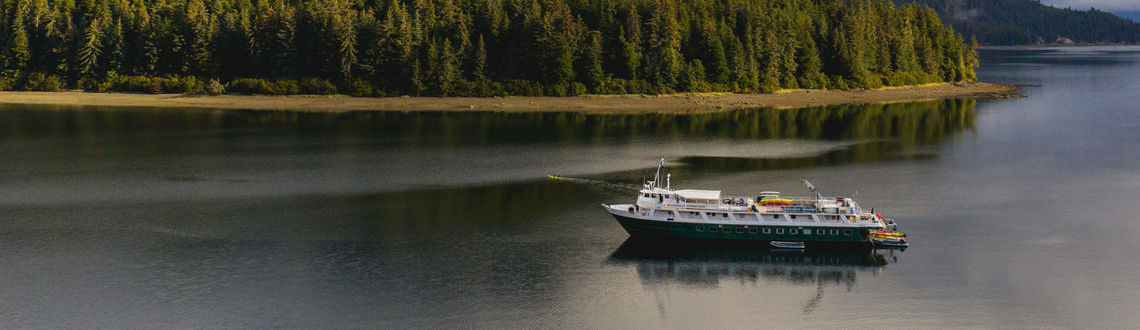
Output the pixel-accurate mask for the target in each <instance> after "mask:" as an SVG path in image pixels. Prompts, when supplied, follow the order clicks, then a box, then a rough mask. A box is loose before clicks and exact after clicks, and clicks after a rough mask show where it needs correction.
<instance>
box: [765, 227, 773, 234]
mask: <svg viewBox="0 0 1140 330" xmlns="http://www.w3.org/2000/svg"><path fill="white" fill-rule="evenodd" d="M764 233H765V234H771V233H772V228H764Z"/></svg>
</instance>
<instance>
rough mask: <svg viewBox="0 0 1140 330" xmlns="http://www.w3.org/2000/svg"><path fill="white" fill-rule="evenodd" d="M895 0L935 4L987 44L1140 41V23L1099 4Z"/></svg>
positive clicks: (1026, 0)
mask: <svg viewBox="0 0 1140 330" xmlns="http://www.w3.org/2000/svg"><path fill="white" fill-rule="evenodd" d="M894 1H895V3H898V4H904V3H912V2H917V3H919V4H922V5H927V6H930V7H931V8H934V10H935V11H937V12H938V15H939V16H941V17H942V20H943V21H944V22H947V23H950V24H951V25H953V26H954V29H955V30H957V31H958V32H961V33H962V35H964V36H966V37H967V38H968V37H969V36H975V37H976V38H978V42H979V43H981V44H983V45H1026V44H1052V43H1073V42H1075V43H1137V42H1140V24H1138V23H1136V22H1135V21H1131V20H1127V19H1123V18H1120V17H1119V16H1116V15H1114V14H1112V13H1109V12H1105V11H1100V10H1097V9H1089V10H1088V11H1081V10H1073V9H1068V8H1064V9H1062V8H1055V7H1052V6H1048V5H1044V4H1041V3H1040V2H1038V1H1036V0H894ZM1137 14H1140V12H1137Z"/></svg>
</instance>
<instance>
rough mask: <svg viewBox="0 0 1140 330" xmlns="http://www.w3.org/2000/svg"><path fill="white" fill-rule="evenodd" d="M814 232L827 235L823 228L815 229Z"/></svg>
mask: <svg viewBox="0 0 1140 330" xmlns="http://www.w3.org/2000/svg"><path fill="white" fill-rule="evenodd" d="M815 234H816V235H827V230H824V229H816V230H815Z"/></svg>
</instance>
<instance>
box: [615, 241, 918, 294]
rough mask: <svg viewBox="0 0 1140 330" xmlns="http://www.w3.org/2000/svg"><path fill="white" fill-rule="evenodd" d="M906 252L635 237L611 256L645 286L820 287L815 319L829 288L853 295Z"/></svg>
mask: <svg viewBox="0 0 1140 330" xmlns="http://www.w3.org/2000/svg"><path fill="white" fill-rule="evenodd" d="M901 253H903V250H878V249H870V248H867V249H856V250H852V249H846V250H810V249H809V250H784V249H770V248H768V247H744V246H739V245H723V244H722V245H709V244H702V245H699V246H692V245H686V244H678V243H676V242H670V241H661V240H652V239H642V238H638V237H631V238H629V239H627V240H626V241H625V242H624V243H622V245H621V246H620V247H618V249H617V250H615V251H614V252H613V254H611V255H610V257H609V260H608V263H609V264H611V265H618V266H621V265H633V266H636V268H637V274H638V277H639V279H640V281H641V283H642V284H643V285H644V286H646V287H647V288H650V289H653V288H656V287H662V286H682V287H692V288H709V289H713V288H717V287H719V286H720V284H721V283H722V282H739V283H742V284H745V285H755V284H757V283H759V282H761V281H778V282H781V283H786V284H791V285H793V286H815V287H816V294H815V296H813V297H809V298H808V299H807V301H806V302H804V304H803V312H804V313H811V312H812V311H813V310H815V307H816V306H818V304H819V302H820V301H821V300H822V299H823V295H824V287H826V286H840V287H843V288H844V289H846V290H850V289H851V288H852V287H854V286H855V282H856V280H857V279H858V277H859V276H866V275H867V274H869V275H871V276H875V275H877V274H878V272H879V271H880V270H882V269H883V268H884V267H887V266H888V265H890V264H893V263H897V262H898V256H899V255H900V254H901Z"/></svg>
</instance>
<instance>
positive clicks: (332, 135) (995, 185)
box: [0, 48, 1140, 328]
mask: <svg viewBox="0 0 1140 330" xmlns="http://www.w3.org/2000/svg"><path fill="white" fill-rule="evenodd" d="M982 57H983V58H982V59H983V67H981V68H980V69H979V75H980V77H981V79H982V80H985V81H993V82H1003V83H1018V84H1033V85H1039V86H1037V87H1028V88H1025V89H1024V92H1026V93H1028V94H1031V95H1032V97H1030V98H1024V99H1012V100H992V101H977V102H975V101H934V102H921V103H905V104H891V105H873V106H844V107H826V108H812V109H801V110H749V111H734V112H724V113H715V114H702V115H580V114H527V115H523V114H490V113H484V114H440V113H422V114H421V113H371V114H353V113H350V114H340V115H331V114H291V113H258V112H232V111H225V112H223V111H202V110H188V111H177V110H153V109H130V110H123V109H105V108H57V107H29V106H13V105H2V106H0V287H2V288H3V289H0V327H2V328H27V327H78V328H91V327H110V328H124V327H125V328H154V327H163V328H167V327H258V328H261V327H290V328H293V327H303V328H313V327H319V328H358V327H367V328H377V327H379V328H406V327H420V328H441V327H442V328H454V327H477V328H502V327H505V328H535V327H542V328H550V327H558V328H661V327H668V328H725V327H731V328H742V327H747V328H753V327H780V328H784V327H792V328H848V327H892V328H894V327H971V326H972V327H1017V328H1041V327H1066V328H1090V327H1097V328H1100V327H1107V328H1120V327H1134V326H1136V325H1137V324H1140V313H1137V312H1138V311H1140V295H1138V294H1137V293H1140V257H1138V256H1137V254H1136V251H1140V243H1138V239H1140V217H1138V216H1137V215H1136V214H1137V212H1136V210H1134V209H1135V208H1136V206H1137V205H1138V201H1137V198H1138V196H1140V107H1138V106H1137V104H1140V103H1138V98H1137V96H1138V95H1140V83H1137V80H1136V77H1138V76H1140V48H1074V49H1059V50H1047V51H1045V50H1043V51H1024V50H1022V51H984V52H983V53H982ZM0 101H2V100H0ZM658 157H666V159H667V160H668V161H669V167H670V170H671V171H672V173H673V179H674V180H673V183H674V186H680V187H695V188H701V187H704V188H722V189H724V190H725V191H726V192H727V193H737V194H746V193H752V192H755V191H759V190H779V191H783V192H785V193H786V194H794V195H803V194H806V191H805V190H804V189H803V188H802V187H801V186H800V184H799V182H798V180H799V179H800V178H808V179H810V180H811V181H812V182H813V183H815V184H816V186H818V187H820V189H821V190H822V191H823V192H824V193H826V194H829V195H856V194H857V196H858V198H859V200H860V204H862V205H864V206H865V207H875V208H876V211H878V212H881V213H884V214H885V215H887V216H890V217H894V218H896V219H898V220H899V221H900V223H901V229H902V230H903V231H906V232H908V233H909V234H910V235H911V240H912V246H911V248H909V249H907V250H905V251H873V252H850V253H847V252H842V251H830V252H811V251H808V252H804V253H779V252H770V251H764V250H740V249H723V248H715V247H678V246H661V245H659V244H647V243H646V242H640V241H631V240H627V238H628V236H627V235H626V233H625V232H624V231H623V230H622V229H621V228H620V227H619V226H618V225H617V223H616V222H615V221H613V219H612V218H611V217H610V216H609V215H608V214H606V213H605V212H604V211H603V210H602V209H601V207H600V206H599V204H600V203H614V202H629V201H631V200H632V198H633V195H632V194H633V192H632V190H631V189H633V188H636V185H637V183H638V182H639V181H640V180H641V179H642V178H643V177H645V176H647V175H652V174H651V173H652V167H653V166H654V165H655V164H656V159H657V158H658ZM547 174H557V175H561V176H565V177H568V178H569V179H567V180H551V179H548V178H546V175H547ZM631 187H632V188H631Z"/></svg>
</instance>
